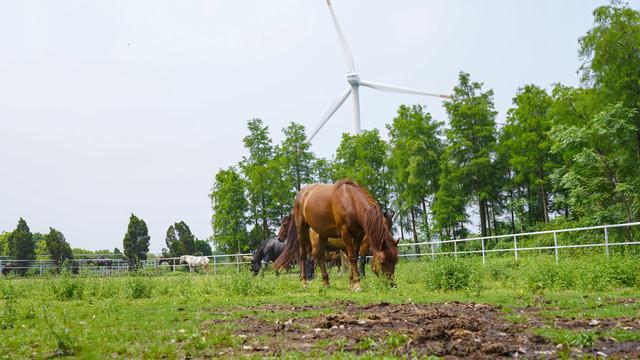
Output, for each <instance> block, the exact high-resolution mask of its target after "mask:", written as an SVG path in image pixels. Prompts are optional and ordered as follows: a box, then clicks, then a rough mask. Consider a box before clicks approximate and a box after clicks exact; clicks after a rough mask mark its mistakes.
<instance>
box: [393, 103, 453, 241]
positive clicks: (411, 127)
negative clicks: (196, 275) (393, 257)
mask: <svg viewBox="0 0 640 360" xmlns="http://www.w3.org/2000/svg"><path fill="white" fill-rule="evenodd" d="M441 127H442V123H441V122H436V121H434V120H433V119H432V118H431V114H429V113H427V112H425V111H424V110H423V108H422V106H420V105H413V106H411V107H408V106H405V105H402V106H400V109H398V116H396V117H395V118H394V119H393V123H392V124H390V125H387V130H388V131H389V138H390V139H389V144H390V148H391V156H390V161H389V164H390V168H391V171H392V173H393V179H394V183H397V184H402V185H403V186H402V187H399V188H398V190H399V193H398V196H397V198H396V204H397V208H398V209H399V210H400V209H402V210H405V212H407V213H408V214H410V215H411V217H410V221H411V223H412V233H413V238H414V242H419V239H418V231H417V229H416V228H418V229H420V230H421V232H422V233H423V234H425V235H426V239H427V241H430V239H431V231H430V226H429V221H428V215H429V211H428V210H427V208H428V203H429V200H430V198H431V197H432V196H433V195H434V194H435V193H436V191H437V190H438V186H439V185H438V179H439V177H440V157H441V156H442V154H443V151H444V145H443V143H442V140H441V139H440V136H441V130H440V128H441ZM416 212H418V213H419V214H421V215H422V216H421V217H422V221H420V222H419V223H418V224H416V216H415V214H416ZM417 250H418V251H419V249H417Z"/></svg>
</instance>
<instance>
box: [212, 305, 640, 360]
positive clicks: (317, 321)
mask: <svg viewBox="0 0 640 360" xmlns="http://www.w3.org/2000/svg"><path fill="white" fill-rule="evenodd" d="M242 310H245V311H246V310H254V311H250V312H249V313H253V314H256V315H255V316H251V315H247V316H245V317H242V318H239V319H234V320H229V319H228V318H227V319H223V320H213V321H210V322H209V325H211V323H213V324H215V323H219V322H229V321H233V322H235V325H236V330H235V334H234V335H236V336H239V337H240V338H241V339H242V340H241V344H240V345H234V346H233V347H230V348H227V349H218V350H217V351H219V352H218V353H217V354H216V355H226V356H238V355H263V356H278V355H279V354H281V353H283V352H288V351H300V352H303V353H306V354H308V355H310V356H321V355H323V354H331V353H334V352H338V351H342V352H346V353H352V354H358V355H361V354H366V353H369V352H370V353H374V354H388V355H395V356H402V355H408V356H414V355H416V356H425V355H426V356H428V355H436V356H440V357H443V358H445V359H469V358H473V359H497V358H505V357H507V358H518V359H541V358H544V359H556V358H572V357H578V358H580V357H584V356H587V355H591V356H593V357H596V358H599V357H603V358H640V341H624V342H620V341H616V340H615V339H612V338H610V337H609V338H605V337H600V338H598V339H596V340H595V341H594V342H593V344H592V345H593V346H590V347H586V346H583V347H578V346H576V347H572V346H571V345H563V344H556V343H554V342H552V341H549V340H548V339H546V338H544V337H542V336H540V335H536V334H535V333H534V332H533V331H532V329H535V328H542V327H544V326H549V324H550V323H551V324H552V325H553V327H555V328H556V329H570V330H576V331H583V330H584V331H590V330H594V329H596V330H598V331H600V332H605V331H612V330H614V329H624V330H625V331H631V332H636V333H637V332H639V331H640V320H639V319H636V318H619V319H601V320H585V319H564V318H559V319H551V320H549V319H548V318H544V317H542V316H538V314H537V311H536V310H532V308H522V309H514V312H509V313H506V312H503V311H500V307H499V306H493V305H490V304H479V303H460V302H450V303H441V304H413V303H409V304H388V303H379V304H367V305H359V304H356V303H352V302H346V301H342V300H337V301H336V302H334V303H329V304H327V305H326V306H291V305H281V304H280V305H276V304H268V305H263V306H258V307H254V308H242ZM309 310H310V311H316V312H319V313H320V315H318V316H315V317H306V318H297V317H296V316H295V314H296V313H298V312H300V311H309ZM276 311H278V313H283V312H284V314H285V316H286V315H287V314H290V315H291V318H289V319H287V320H286V321H285V320H276V321H272V322H269V321H265V320H263V319H264V317H262V316H259V315H258V314H261V313H266V312H276ZM211 313H212V314H220V312H215V311H212V312H211ZM228 313H229V314H231V313H233V310H229V311H228ZM507 314H512V317H511V318H510V317H509V316H507ZM513 314H515V315H513ZM514 319H515V320H514Z"/></svg>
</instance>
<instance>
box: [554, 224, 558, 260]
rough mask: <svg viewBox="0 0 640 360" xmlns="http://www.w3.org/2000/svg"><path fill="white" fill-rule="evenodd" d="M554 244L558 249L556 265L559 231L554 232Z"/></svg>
mask: <svg viewBox="0 0 640 360" xmlns="http://www.w3.org/2000/svg"><path fill="white" fill-rule="evenodd" d="M553 244H554V248H555V251H556V265H558V234H557V232H555V231H554V232H553Z"/></svg>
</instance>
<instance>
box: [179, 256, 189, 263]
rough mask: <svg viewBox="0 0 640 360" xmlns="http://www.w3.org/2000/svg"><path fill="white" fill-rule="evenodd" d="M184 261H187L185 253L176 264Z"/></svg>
mask: <svg viewBox="0 0 640 360" xmlns="http://www.w3.org/2000/svg"><path fill="white" fill-rule="evenodd" d="M185 263H187V255H182V256H180V262H178V265H180V264H185Z"/></svg>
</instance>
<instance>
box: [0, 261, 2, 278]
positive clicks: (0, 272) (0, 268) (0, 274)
mask: <svg viewBox="0 0 640 360" xmlns="http://www.w3.org/2000/svg"><path fill="white" fill-rule="evenodd" d="M0 277H2V260H0Z"/></svg>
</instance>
